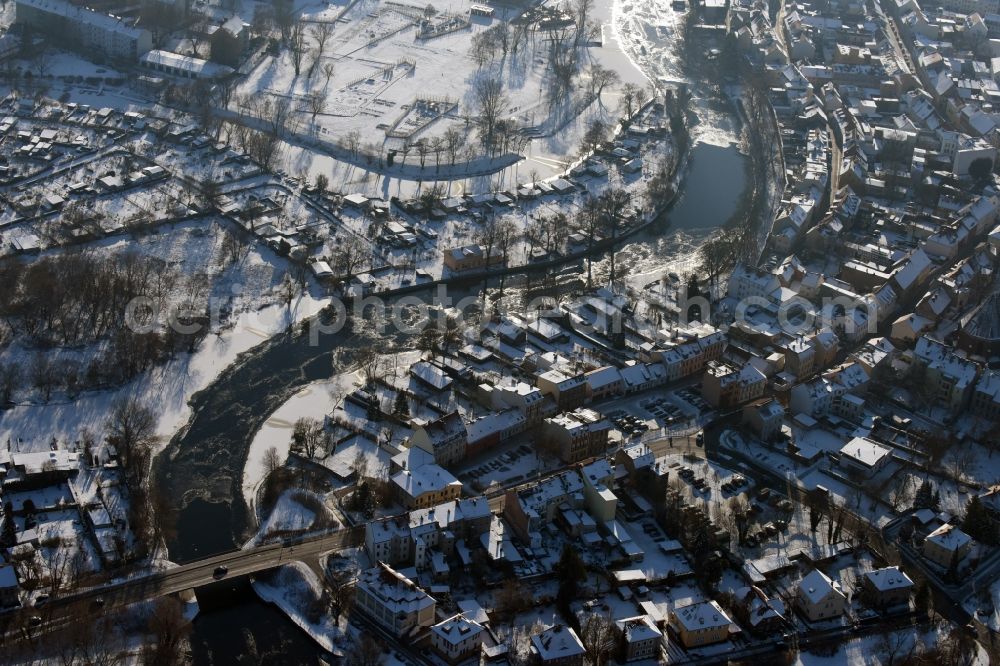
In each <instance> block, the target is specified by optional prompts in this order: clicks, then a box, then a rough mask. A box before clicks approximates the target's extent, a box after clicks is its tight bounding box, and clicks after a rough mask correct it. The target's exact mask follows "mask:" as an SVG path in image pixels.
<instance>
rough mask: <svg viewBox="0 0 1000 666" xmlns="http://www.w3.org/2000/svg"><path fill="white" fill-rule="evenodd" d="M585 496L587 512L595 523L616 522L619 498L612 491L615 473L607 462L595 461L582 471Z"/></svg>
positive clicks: (602, 460)
mask: <svg viewBox="0 0 1000 666" xmlns="http://www.w3.org/2000/svg"><path fill="white" fill-rule="evenodd" d="M580 476H581V477H582V478H583V496H584V501H585V502H586V503H587V511H588V512H589V513H590V515H591V517H592V518H593V519H594V521H595V522H598V523H606V522H608V521H610V520H614V518H615V512H616V511H617V510H618V497H617V496H616V495H615V493H614V492H613V491H612V490H611V487H612V486H613V485H614V482H615V475H614V471H613V470H612V469H611V465H609V464H608V461H607V460H604V459H601V460H595V461H594V462H592V463H590V464H589V465H587V466H586V467H584V468H583V469H582V470H580Z"/></svg>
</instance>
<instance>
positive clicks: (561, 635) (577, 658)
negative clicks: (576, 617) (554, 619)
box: [531, 624, 587, 666]
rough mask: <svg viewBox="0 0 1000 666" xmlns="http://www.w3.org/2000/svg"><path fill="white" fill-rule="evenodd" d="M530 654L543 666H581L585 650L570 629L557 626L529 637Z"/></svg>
mask: <svg viewBox="0 0 1000 666" xmlns="http://www.w3.org/2000/svg"><path fill="white" fill-rule="evenodd" d="M531 653H532V655H533V656H535V657H536V658H537V659H538V662H539V663H541V664H542V665H543V666H582V665H583V657H584V655H585V654H586V653H587V650H586V649H584V647H583V643H582V642H581V641H580V638H579V637H578V636H577V635H576V632H575V631H573V628H572V627H565V626H563V625H561V624H557V625H556V626H554V627H550V628H548V629H546V630H545V631H543V632H542V633H540V634H535V635H534V636H532V637H531Z"/></svg>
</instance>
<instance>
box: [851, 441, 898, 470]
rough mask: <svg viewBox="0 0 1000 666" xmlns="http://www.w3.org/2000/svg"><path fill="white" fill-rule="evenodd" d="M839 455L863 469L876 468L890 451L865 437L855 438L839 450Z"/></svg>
mask: <svg viewBox="0 0 1000 666" xmlns="http://www.w3.org/2000/svg"><path fill="white" fill-rule="evenodd" d="M840 455H842V456H846V457H847V458H850V459H851V460H853V461H854V462H856V463H858V464H860V465H863V466H864V467H869V468H870V467H876V466H878V465H879V464H880V463H881V462H882V460H883V459H884V458H885V457H886V456H891V455H892V451H890V450H889V449H887V448H886V447H884V446H882V445H881V444H878V443H877V442H873V441H872V440H870V439H867V438H865V437H855V438H854V439H852V440H851V441H849V442H848V443H847V444H845V445H844V447H843V448H842V449H840Z"/></svg>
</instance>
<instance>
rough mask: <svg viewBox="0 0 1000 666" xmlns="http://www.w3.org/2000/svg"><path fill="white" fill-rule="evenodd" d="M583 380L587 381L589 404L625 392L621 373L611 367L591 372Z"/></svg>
mask: <svg viewBox="0 0 1000 666" xmlns="http://www.w3.org/2000/svg"><path fill="white" fill-rule="evenodd" d="M584 378H585V379H586V381H587V399H588V400H590V401H591V402H593V401H594V400H603V399H604V398H609V397H612V396H616V395H621V394H622V393H623V392H624V391H625V382H624V381H623V380H622V374H621V372H620V371H619V370H618V368H616V367H614V366H611V365H609V366H605V367H603V368H598V369H597V370H591V371H590V372H588V373H587V374H586V375H584Z"/></svg>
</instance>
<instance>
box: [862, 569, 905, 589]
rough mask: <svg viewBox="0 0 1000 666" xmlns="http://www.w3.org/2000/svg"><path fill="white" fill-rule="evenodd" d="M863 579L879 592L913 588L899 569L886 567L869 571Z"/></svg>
mask: <svg viewBox="0 0 1000 666" xmlns="http://www.w3.org/2000/svg"><path fill="white" fill-rule="evenodd" d="M865 578H866V579H868V580H869V581H870V582H871V584H872V585H873V586H874V587H875V589H876V590H878V591H879V592H888V591H889V590H902V589H908V588H911V587H913V581H912V580H910V577H909V576H907V575H906V574H905V573H903V572H902V571H900V570H899V567H886V568H884V569H876V570H875V571H869V572H867V573H866V574H865Z"/></svg>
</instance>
